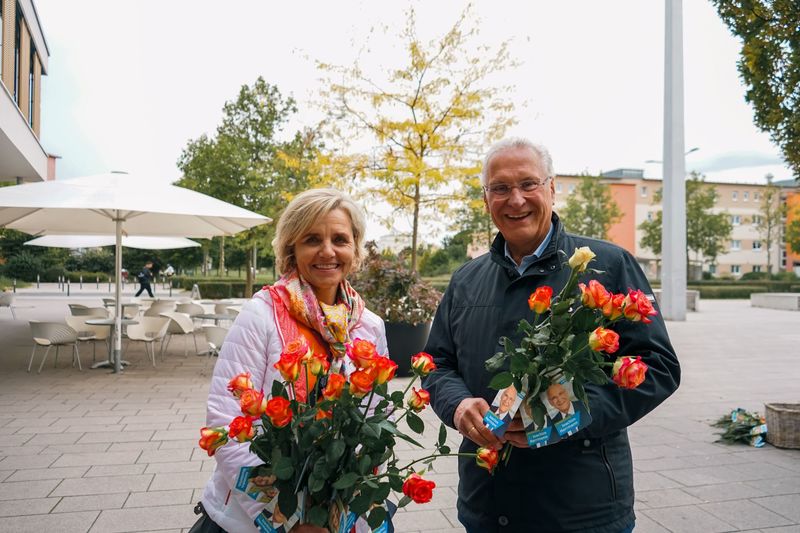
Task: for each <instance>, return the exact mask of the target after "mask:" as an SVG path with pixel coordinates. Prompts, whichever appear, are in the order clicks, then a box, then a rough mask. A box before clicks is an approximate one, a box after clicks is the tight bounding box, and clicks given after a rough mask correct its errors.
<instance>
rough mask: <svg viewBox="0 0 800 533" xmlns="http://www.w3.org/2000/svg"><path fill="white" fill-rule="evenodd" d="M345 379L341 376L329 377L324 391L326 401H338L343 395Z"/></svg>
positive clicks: (323, 395)
mask: <svg viewBox="0 0 800 533" xmlns="http://www.w3.org/2000/svg"><path fill="white" fill-rule="evenodd" d="M344 383H345V379H344V376H343V375H341V374H331V375H329V376H328V384H327V385H325V388H324V389H323V390H322V397H323V398H325V399H326V400H338V399H339V397H340V396H341V395H342V389H343V388H344Z"/></svg>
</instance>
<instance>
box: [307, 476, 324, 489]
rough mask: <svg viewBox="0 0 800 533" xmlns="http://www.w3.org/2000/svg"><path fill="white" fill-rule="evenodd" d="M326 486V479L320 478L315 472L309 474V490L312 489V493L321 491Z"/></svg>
mask: <svg viewBox="0 0 800 533" xmlns="http://www.w3.org/2000/svg"><path fill="white" fill-rule="evenodd" d="M324 488H325V480H324V479H320V478H318V477H317V476H315V475H314V473H313V472H312V473H311V474H309V476H308V490H310V491H311V492H312V493H314V492H319V491H321V490H322V489H324Z"/></svg>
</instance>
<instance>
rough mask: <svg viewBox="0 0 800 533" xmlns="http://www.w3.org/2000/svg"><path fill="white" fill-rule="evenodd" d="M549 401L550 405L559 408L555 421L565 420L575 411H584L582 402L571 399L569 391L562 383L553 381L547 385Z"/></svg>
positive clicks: (554, 417)
mask: <svg viewBox="0 0 800 533" xmlns="http://www.w3.org/2000/svg"><path fill="white" fill-rule="evenodd" d="M547 401H548V402H550V405H552V406H553V407H555V408H556V409H558V413H556V414H555V415H554V416H553V421H554V422H559V421H561V420H565V419H567V418H569V417H570V416H573V415H574V414H575V413H582V412H583V409H582V406H581V402H579V401H574V402H573V401H571V400H570V399H569V392H567V389H566V388H564V385H562V384H561V383H553V384H552V385H550V386H549V387H547Z"/></svg>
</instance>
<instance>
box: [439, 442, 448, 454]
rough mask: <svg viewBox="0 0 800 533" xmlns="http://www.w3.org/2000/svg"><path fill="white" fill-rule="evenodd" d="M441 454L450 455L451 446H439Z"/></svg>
mask: <svg viewBox="0 0 800 533" xmlns="http://www.w3.org/2000/svg"><path fill="white" fill-rule="evenodd" d="M439 453H441V454H442V455H447V454H448V453H450V446H448V445H446V444H443V445H441V446H439Z"/></svg>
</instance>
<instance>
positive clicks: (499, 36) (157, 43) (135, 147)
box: [35, 0, 792, 182]
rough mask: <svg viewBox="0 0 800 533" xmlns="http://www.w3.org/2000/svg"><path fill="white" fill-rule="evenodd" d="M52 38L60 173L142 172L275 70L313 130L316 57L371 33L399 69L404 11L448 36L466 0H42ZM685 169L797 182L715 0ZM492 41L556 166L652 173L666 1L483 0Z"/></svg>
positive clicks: (693, 4)
mask: <svg viewBox="0 0 800 533" xmlns="http://www.w3.org/2000/svg"><path fill="white" fill-rule="evenodd" d="M35 4H36V8H37V11H38V14H39V18H40V20H41V23H42V26H43V29H44V32H45V38H46V39H47V42H48V46H49V49H50V65H49V72H48V76H47V77H46V78H45V81H44V82H43V96H42V100H43V111H42V143H43V144H44V147H45V149H47V150H48V151H50V152H52V153H55V154H58V155H60V156H61V157H62V159H61V160H60V161H59V166H58V176H59V177H60V178H69V177H74V176H78V175H84V174H92V173H98V172H105V171H108V170H128V171H132V172H140V173H146V174H148V175H151V176H153V177H156V178H157V179H165V180H170V181H171V180H175V179H177V178H178V177H179V172H178V169H177V167H176V161H177V159H178V157H179V155H180V152H181V150H182V148H183V147H184V146H185V145H186V142H187V141H188V140H189V139H192V138H196V137H198V136H199V135H201V134H202V133H206V132H207V133H212V132H213V131H214V129H215V128H216V126H217V124H218V123H219V121H220V118H221V108H222V105H223V104H224V102H225V101H226V100H229V99H232V98H234V97H235V95H236V94H237V92H238V89H239V87H240V86H241V85H243V84H250V83H252V82H253V81H254V80H255V79H256V78H257V77H258V76H259V75H261V76H264V78H265V79H266V80H267V82H269V83H271V84H274V85H277V86H278V87H279V89H280V90H281V92H282V93H283V94H291V95H293V96H294V97H295V98H296V99H297V100H298V102H299V107H300V113H299V114H298V116H297V118H296V121H295V123H293V124H292V127H293V128H294V129H296V128H297V127H300V126H313V125H314V124H315V123H316V121H317V120H318V118H319V112H318V111H316V110H314V109H312V107H311V106H310V104H309V103H308V102H309V101H310V100H313V99H314V96H315V91H316V90H317V89H318V87H319V85H318V81H317V80H318V78H319V77H320V75H319V73H318V72H317V71H316V69H315V67H314V63H313V60H314V59H318V60H322V61H327V62H332V63H337V64H347V63H350V62H352V60H353V59H354V57H355V55H354V54H355V50H357V48H358V47H359V46H360V45H361V44H362V43H363V42H364V40H365V38H366V36H367V35H368V33H369V30H370V28H371V27H373V26H376V25H387V26H388V28H389V31H387V32H385V33H384V32H379V33H378V34H377V37H374V38H373V40H372V41H371V45H370V49H371V51H372V53H373V56H375V57H378V58H383V57H385V58H387V60H386V65H385V66H386V67H395V66H401V65H396V64H394V63H393V61H394V59H393V58H395V57H397V55H398V50H400V49H401V48H400V47H401V46H402V43H401V42H400V40H399V38H398V37H397V31H399V30H400V29H401V28H402V26H403V24H404V21H405V15H404V10H405V9H406V8H407V7H408V6H414V8H415V9H416V11H417V18H418V21H419V26H420V28H419V32H418V33H419V35H420V36H421V37H423V38H426V39H427V38H433V37H435V36H437V35H441V34H443V33H444V32H445V31H446V30H448V29H449V28H450V27H451V26H452V24H453V22H454V21H455V20H456V18H457V16H458V14H459V13H460V12H461V10H462V9H463V7H464V5H465V2H462V1H438V2H413V1H408V0H402V1H395V2H367V1H357V0H346V1H345V0H337V1H335V2H330V1H328V2H322V1H305V2H267V1H265V0H262V1H230V2H225V3H220V2H210V1H206V0H169V1H158V2H156V1H152V0H140V1H137V2H122V1H121V0H102V1H99V0H97V1H95V0H74V1H71V2H64V1H63V0H35ZM683 6H684V56H685V114H686V148H687V150H688V149H689V148H692V147H698V148H699V150H697V151H696V152H694V153H692V154H690V155H688V156H687V169H688V170H692V169H696V170H701V171H703V172H705V173H706V174H707V176H708V178H709V179H711V180H720V181H750V182H761V181H763V178H764V175H765V174H766V173H767V172H771V173H773V174H774V175H775V176H776V178H777V179H787V178H790V177H792V174H791V171H790V170H789V169H788V167H786V166H785V165H784V164H782V159H781V157H780V154H779V151H778V149H777V148H776V147H775V146H774V145H773V144H772V143H771V142H770V140H769V137H768V135H767V134H765V133H762V132H760V131H759V130H758V129H757V128H756V127H755V126H754V125H753V118H752V117H753V113H752V110H751V108H750V107H749V106H748V104H746V103H745V101H744V93H745V88H744V86H743V85H742V84H741V81H740V80H739V77H738V73H737V70H736V61H737V59H738V52H739V47H740V45H739V42H738V40H737V39H735V38H734V37H732V36H731V35H730V34H729V32H728V30H727V28H726V27H725V26H724V25H723V23H722V22H721V21H720V20H719V18H718V17H717V15H716V12H715V11H714V9H713V7H712V6H711V4H710V2H708V1H707V0H684V2H683ZM475 12H476V13H477V16H478V17H479V19H480V20H481V35H480V38H481V40H482V41H483V42H487V43H489V44H495V45H496V44H499V43H500V42H502V41H503V40H506V39H511V40H512V46H511V51H512V55H513V57H514V58H515V59H517V60H518V61H519V62H520V63H521V65H520V66H519V67H518V68H517V69H514V70H512V71H509V72H508V73H507V76H506V77H505V78H504V79H503V80H502V81H503V82H504V83H506V84H508V85H510V86H511V87H512V88H513V90H512V93H511V97H512V98H513V100H514V101H515V102H516V103H517V111H516V113H517V118H518V120H519V124H518V125H517V126H516V127H515V128H514V129H513V131H512V132H511V133H513V134H518V135H524V136H527V137H530V138H532V139H534V140H536V141H538V142H542V143H544V144H545V145H547V146H548V147H549V148H550V150H551V152H552V155H553V159H554V163H555V169H556V172H558V173H561V174H574V173H580V172H584V171H588V172H590V173H598V172H601V171H607V170H611V169H614V168H618V167H627V168H643V169H645V171H646V174H647V175H649V176H658V175H659V174H660V171H661V167H660V165H658V164H653V163H650V164H646V163H645V161H647V160H659V159H661V154H662V124H663V119H662V102H663V55H664V45H663V40H664V2H663V1H655V0H651V1H647V2H643V1H641V0H612V1H608V2H596V1H592V0H584V1H577V0H561V1H559V2H552V1H545V0H525V1H521V0H520V1H505V2H497V1H493V2H490V1H488V0H478V1H477V2H476V4H475Z"/></svg>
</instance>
